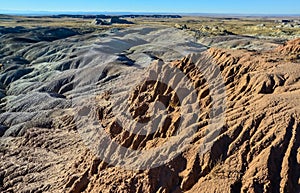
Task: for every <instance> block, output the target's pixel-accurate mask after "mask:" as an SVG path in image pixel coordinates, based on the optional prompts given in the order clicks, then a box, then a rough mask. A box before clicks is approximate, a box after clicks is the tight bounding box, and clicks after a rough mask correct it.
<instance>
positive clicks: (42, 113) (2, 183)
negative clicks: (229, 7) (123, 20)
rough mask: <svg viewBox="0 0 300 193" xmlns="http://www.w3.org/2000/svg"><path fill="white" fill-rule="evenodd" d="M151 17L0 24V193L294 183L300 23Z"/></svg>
mask: <svg viewBox="0 0 300 193" xmlns="http://www.w3.org/2000/svg"><path fill="white" fill-rule="evenodd" d="M3 17H4V16H3ZM2 19H3V18H2ZM19 19H20V18H19ZM52 19H53V18H52ZM58 19H61V18H58ZM147 19H149V18H147ZM164 19H165V18H164ZM53 20H55V19H53ZM153 20H154V21H150V20H149V24H145V23H143V22H140V20H139V19H137V20H134V19H133V20H132V23H135V24H131V25H129V26H127V25H126V26H125V25H124V26H121V27H120V26H118V27H114V26H110V27H103V29H102V28H101V29H99V27H98V26H97V27H95V26H93V27H91V28H92V29H85V30H82V29H81V30H79V29H78V28H75V27H74V28H72V27H57V26H55V25H54V24H53V26H42V27H32V26H25V24H26V20H25V19H24V23H25V24H24V26H25V27H12V26H2V27H0V63H1V74H0V99H1V103H0V112H1V113H0V157H1V162H0V192H69V193H79V192H103V193H106V192H111V193H114V192H122V193H127V192H132V193H134V192H149V193H152V192H153V193H180V192H189V193H202V192H203V193H209V192H212V193H213V192H232V193H238V192H243V193H248V192H253V193H261V192H266V193H269V192H270V193H276V192H278V193H279V192H280V193H283V192H290V193H298V192H300V39H297V37H299V34H298V35H297V34H296V35H295V34H294V35H289V33H286V34H284V33H285V31H284V30H282V31H280V32H278V33H280V34H281V35H278V34H277V35H278V37H276V34H275V35H274V34H273V35H270V34H269V35H266V34H265V35H260V36H259V35H257V34H256V35H253V34H237V32H231V31H230V30H228V29H221V27H220V26H219V27H207V26H201V27H197V26H196V24H195V23H197V22H196V21H193V22H192V24H193V25H191V24H190V23H191V22H187V24H184V25H181V24H177V25H176V27H174V25H173V24H172V25H166V24H164V23H162V22H161V20H162V19H161V18H155V19H153ZM168 20H172V19H170V18H169V19H168ZM173 20H175V19H174V18H173ZM180 21H181V20H180ZM28 22H30V21H28ZM177 22H179V19H178V21H177ZM199 22H200V21H199ZM19 23H20V22H19ZM86 23H87V27H86V28H89V25H91V24H90V23H91V20H88V21H87V22H86ZM62 25H63V24H62ZM66 25H67V24H66ZM268 25H269V24H267V26H266V27H265V26H264V25H260V26H255V29H256V28H262V29H264V30H265V29H266V28H267V27H268ZM178 26H179V27H178ZM180 26H183V27H180ZM193 26H196V27H195V28H193ZM241 28H242V27H241ZM255 29H254V30H255ZM277 30H279V29H277ZM287 31H288V30H287ZM263 33H265V32H263ZM279 36H280V37H279Z"/></svg>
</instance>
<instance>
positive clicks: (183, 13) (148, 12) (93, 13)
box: [0, 9, 300, 16]
mask: <svg viewBox="0 0 300 193" xmlns="http://www.w3.org/2000/svg"><path fill="white" fill-rule="evenodd" d="M2 12H4V13H2ZM46 13H47V15H44V16H48V14H51V15H53V14H54V15H57V14H70V15H72V14H91V15H96V14H107V13H108V14H145V15H147V14H162V15H164V14H171V15H182V16H185V15H186V16H191V15H230V16H300V13H228V12H224V13H221V12H216V13H213V12H211V13H210V12H164V11H162V12H155V11H154V12H152V11H74V10H69V11H66V10H64V11H51V10H41V11H34V10H2V9H0V15H1V14H9V15H14V14H16V15H26V16H28V15H30V14H33V15H35V14H38V15H41V16H42V15H43V14H46Z"/></svg>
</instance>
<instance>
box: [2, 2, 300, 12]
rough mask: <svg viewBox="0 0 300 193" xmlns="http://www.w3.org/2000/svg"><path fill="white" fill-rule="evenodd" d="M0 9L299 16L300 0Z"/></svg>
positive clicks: (11, 5)
mask: <svg viewBox="0 0 300 193" xmlns="http://www.w3.org/2000/svg"><path fill="white" fill-rule="evenodd" d="M0 10H17V11H18V10H20V11H58V12H61V11H83V12H88V11H97V12H169V13H241V14H300V0H284V1H282V0H249V1H243V0H148V1H142V0H128V1H124V0H109V1H101V0H85V1H84V0H46V1H42V0H1V1H0ZM0 12H1V11H0Z"/></svg>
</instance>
